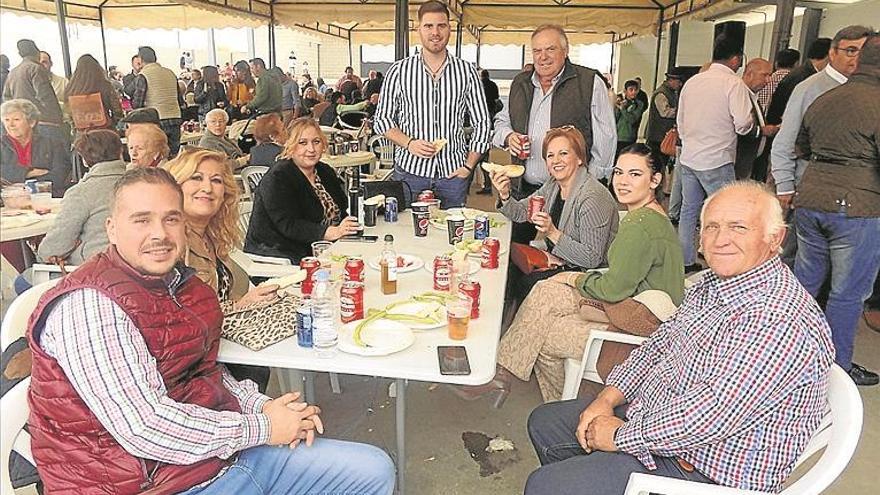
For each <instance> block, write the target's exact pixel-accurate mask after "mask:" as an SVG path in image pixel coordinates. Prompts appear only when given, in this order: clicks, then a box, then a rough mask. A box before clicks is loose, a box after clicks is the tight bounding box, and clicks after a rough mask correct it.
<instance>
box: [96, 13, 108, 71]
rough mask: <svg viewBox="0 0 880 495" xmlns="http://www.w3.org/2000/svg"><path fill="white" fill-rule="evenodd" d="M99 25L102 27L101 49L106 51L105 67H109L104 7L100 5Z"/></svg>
mask: <svg viewBox="0 0 880 495" xmlns="http://www.w3.org/2000/svg"><path fill="white" fill-rule="evenodd" d="M98 26H99V27H100V28H101V51H102V52H103V53H104V68H105V69H108V68H109V67H110V66H109V65H108V64H107V39H106V38H105V37H104V8H103V7H98Z"/></svg>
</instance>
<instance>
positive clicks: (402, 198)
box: [362, 180, 412, 211]
mask: <svg viewBox="0 0 880 495" xmlns="http://www.w3.org/2000/svg"><path fill="white" fill-rule="evenodd" d="M362 185H363V187H364V197H365V198H372V197H373V196H376V195H378V194H383V195H385V197H386V198H392V197H393V198H397V208H398V210H399V211H403V210H405V209H407V208H409V203H408V202H407V201H406V198H407V197H410V198H412V190H411V189H410V188H409V184H407V183H406V182H403V181H400V180H381V181H372V182H364V183H362ZM404 191H406V192H407V193H409V194H405V193H404Z"/></svg>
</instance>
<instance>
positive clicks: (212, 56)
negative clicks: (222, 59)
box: [208, 28, 217, 65]
mask: <svg viewBox="0 0 880 495" xmlns="http://www.w3.org/2000/svg"><path fill="white" fill-rule="evenodd" d="M208 47H209V49H208V65H217V45H216V44H215V43H214V28H211V29H208Z"/></svg>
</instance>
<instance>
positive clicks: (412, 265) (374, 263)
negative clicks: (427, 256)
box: [368, 254, 425, 273]
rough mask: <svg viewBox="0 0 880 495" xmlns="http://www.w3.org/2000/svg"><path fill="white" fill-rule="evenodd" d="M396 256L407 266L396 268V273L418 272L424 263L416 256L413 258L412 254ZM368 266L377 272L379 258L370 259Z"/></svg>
mask: <svg viewBox="0 0 880 495" xmlns="http://www.w3.org/2000/svg"><path fill="white" fill-rule="evenodd" d="M397 256H400V257H402V258H403V261H404V262H405V263H406V265H407V266H404V267H398V268H397V273H409V272H414V271H416V270H418V269H419V268H421V267H423V266H425V262H424V261H422V259H421V258H419V257H418V256H415V255H412V254H398V255H397ZM368 264H369V266H370V268H372V269H373V270H379V257H378V256H377V257H375V258H373V259H371V260H370V262H369V263H368Z"/></svg>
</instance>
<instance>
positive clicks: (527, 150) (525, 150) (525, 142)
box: [516, 134, 532, 160]
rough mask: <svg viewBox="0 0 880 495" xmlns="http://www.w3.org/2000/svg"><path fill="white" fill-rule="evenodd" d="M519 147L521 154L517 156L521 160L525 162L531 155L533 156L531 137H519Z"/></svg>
mask: <svg viewBox="0 0 880 495" xmlns="http://www.w3.org/2000/svg"><path fill="white" fill-rule="evenodd" d="M519 145H520V148H521V150H520V152H519V153H517V154H516V157H517V158H519V159H520V160H525V159H526V158H528V157H529V155H531V154H532V143H531V141H530V140H529V136H527V135H525V134H524V135H522V136H520V137H519Z"/></svg>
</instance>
